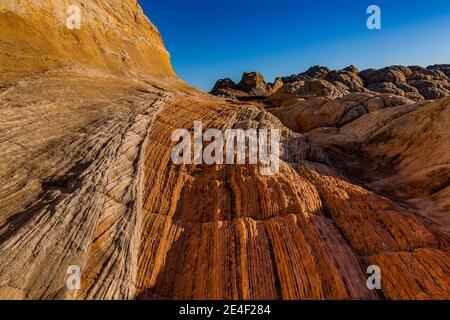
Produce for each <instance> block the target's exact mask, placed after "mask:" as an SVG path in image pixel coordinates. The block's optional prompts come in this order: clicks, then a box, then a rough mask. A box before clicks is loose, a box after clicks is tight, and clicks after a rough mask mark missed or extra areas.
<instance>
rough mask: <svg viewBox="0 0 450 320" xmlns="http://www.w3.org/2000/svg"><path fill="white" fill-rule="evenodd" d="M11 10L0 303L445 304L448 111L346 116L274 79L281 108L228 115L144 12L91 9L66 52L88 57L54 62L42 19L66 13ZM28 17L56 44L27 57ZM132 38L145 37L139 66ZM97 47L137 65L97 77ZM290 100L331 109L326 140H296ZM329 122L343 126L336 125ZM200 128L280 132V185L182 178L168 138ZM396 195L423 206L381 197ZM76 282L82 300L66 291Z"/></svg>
mask: <svg viewBox="0 0 450 320" xmlns="http://www.w3.org/2000/svg"><path fill="white" fill-rule="evenodd" d="M73 2H75V4H76V3H78V4H80V2H77V1H73ZM18 3H19V4H20V6H19V7H13V8H11V6H10V5H5V3H4V2H1V8H2V9H1V11H0V14H1V15H2V17H8V19H6V20H5V19H2V20H1V21H2V22H1V23H2V24H1V28H2V29H1V30H2V31H3V30H8V31H10V32H16V33H15V34H14V33H13V35H14V37H15V39H16V41H15V42H13V41H12V39H13V38H12V37H13V35H11V38H8V37H5V39H3V38H2V39H1V40H2V41H1V42H0V46H1V48H2V51H1V52H2V54H3V53H4V52H8V54H3V55H2V56H1V59H2V60H1V61H2V63H1V65H0V66H1V68H2V71H7V72H5V73H2V74H3V75H4V78H2V82H1V85H0V86H1V87H0V148H1V149H2V153H1V154H0V181H1V182H2V183H1V184H0V298H2V299H6V298H14V299H438V298H441V299H448V298H449V292H450V289H449V286H448V274H449V271H450V270H449V269H450V267H449V261H450V260H449V254H448V248H449V246H448V243H449V242H448V241H449V238H448V233H447V230H446V227H448V224H447V225H446V223H447V222H445V220H442V221H440V224H438V223H436V222H433V221H431V220H430V219H428V218H425V217H424V216H423V215H424V212H425V213H426V212H428V211H427V210H428V209H429V208H432V209H433V210H437V211H435V212H438V211H439V210H441V211H440V212H441V215H440V216H442V215H443V214H446V215H447V216H448V199H449V197H448V182H445V181H444V180H443V178H442V177H445V176H446V175H447V176H448V171H446V170H448V162H446V161H447V160H448V151H447V153H445V152H444V151H446V150H449V148H448V147H446V148H445V149H439V147H440V146H446V145H448V141H449V137H448V110H449V108H448V99H447V100H445V99H443V100H440V101H436V102H433V103H428V102H424V103H422V104H420V105H419V104H411V103H412V101H411V100H409V99H407V98H405V97H397V96H392V95H375V94H374V93H370V92H356V93H352V94H353V95H354V96H353V97H352V98H351V99H348V98H349V97H348V94H347V92H349V89H350V88H346V87H342V86H341V87H340V88H337V87H336V85H334V84H331V83H330V82H328V81H327V80H324V79H319V80H315V81H314V82H311V79H309V78H308V79H304V80H301V81H303V83H297V84H295V85H292V86H289V87H287V88H283V87H281V88H280V81H281V79H280V80H279V81H277V82H278V83H275V84H274V85H272V86H270V87H271V88H275V87H277V89H278V91H279V92H280V94H281V93H282V94H283V95H282V96H280V97H279V99H280V100H279V101H280V105H279V106H277V108H275V109H273V110H272V111H273V114H271V113H269V112H266V111H265V110H264V106H265V104H257V103H243V102H240V103H238V102H229V101H225V100H223V99H219V98H216V97H214V96H211V95H208V94H206V93H202V92H199V91H197V90H195V89H193V88H190V87H189V86H188V85H186V84H185V83H183V82H182V81H181V80H178V79H176V78H174V76H173V72H172V69H171V67H170V64H168V56H167V55H166V54H164V53H161V52H164V50H162V49H161V46H162V42H161V40H160V38H159V35H158V33H157V31H156V29H154V27H153V26H152V25H151V24H150V22H148V21H147V20H145V18H144V16H143V15H142V12H141V10H140V9H139V7H138V6H137V4H136V2H135V1H121V2H120V3H119V2H117V3H116V1H98V2H97V1H89V2H86V3H85V2H83V4H84V5H86V6H90V7H89V8H90V9H89V10H88V9H86V11H85V14H86V15H88V16H89V18H88V20H87V21H88V24H87V26H86V28H85V29H83V28H82V29H81V31H80V32H82V33H83V35H84V36H82V37H81V36H80V38H79V42H78V41H77V44H76V45H74V46H75V47H76V48H78V49H79V50H81V51H82V52H83V54H81V53H80V54H78V53H74V52H71V50H64V52H61V51H59V50H56V49H55V48H59V47H58V46H60V45H61V44H60V43H59V40H60V39H65V38H68V39H71V38H72V37H73V31H70V30H65V29H64V27H61V26H60V24H59V23H58V22H56V21H60V20H58V19H59V18H57V17H58V15H59V13H58V14H55V13H54V12H53V13H51V12H50V11H49V8H59V6H63V7H64V5H65V4H66V2H63V1H52V2H50V1H49V2H48V3H47V2H39V4H37V2H35V1H31V0H29V1H20V2H18ZM50 3H52V5H50ZM53 4H54V6H55V7H53ZM80 5H81V4H80ZM91 6H92V7H91ZM94 7H95V10H93V8H94ZM19 9H20V10H19ZM22 10H30V12H33V14H35V16H34V17H35V19H44V20H43V21H47V20H48V27H47V28H48V31H47V35H54V36H55V37H51V36H46V35H40V36H37V37H38V42H36V43H35V42H33V41H34V40H33V39H34V38H32V37H30V35H32V33H31V32H30V31H27V30H26V29H27V28H25V25H24V24H25V23H26V22H25V20H24V19H23V16H22V15H21V13H20V12H22ZM58 12H59V11H58ZM104 17H109V18H108V19H106V21H107V22H108V23H112V21H114V24H113V25H111V29H110V31H109V32H100V30H101V21H103V22H105V20H104ZM112 17H114V18H112ZM136 17H137V18H136ZM33 19H34V18H33ZM130 19H131V20H130ZM136 19H137V20H136ZM5 21H6V22H5ZM27 21H29V20H27ZM119 21H121V23H119ZM136 21H141V22H140V23H139V22H136ZM143 21H145V22H143ZM105 23H106V22H105ZM14 26H17V28H16V27H14ZM125 26H126V27H125ZM22 27H23V29H21V28H22ZM36 33H38V34H39V32H36ZM124 33H127V36H130V37H132V39H134V40H136V39H137V38H139V37H143V38H142V39H141V41H142V43H145V46H144V48H146V49H145V50H148V51H146V54H145V55H144V54H142V56H140V54H141V53H142V50H143V49H142V48H141V47H136V46H137V44H136V41H131V42H129V41H127V40H125V38H124ZM3 34H4V33H3V32H2V37H3ZM134 37H136V38H134ZM44 40H45V41H47V42H49V43H50V44H52V45H53V46H51V48H52V50H50V49H49V48H50V47H48V46H43V45H42V41H44ZM69 42H70V41H69ZM67 46H70V44H69V43H67ZM99 47H102V48H111V50H118V48H120V49H121V50H124V54H125V56H128V57H130V59H129V60H126V59H125V61H124V60H123V59H122V58H120V56H117V57H115V56H114V55H108V54H99V55H98V60H96V59H94V58H92V57H94V56H96V55H97V51H96V50H97V49H98V48H99ZM157 47H159V49H154V48H157ZM25 48H32V50H31V51H27V50H28V49H25ZM71 48H72V47H71ZM21 50H22V51H21ZM83 50H84V51H83ZM24 52H30V54H29V55H25V54H24ZM89 54H92V56H89ZM85 55H87V56H86V57H85ZM40 57H43V58H42V59H40ZM44 57H51V58H48V59H45V58H44ZM87 57H88V58H89V59H88V58H87ZM91 58H92V59H91ZM310 71H311V73H316V74H317V73H321V74H323V77H325V76H326V75H325V73H326V72H328V71H329V70H328V71H327V70H326V69H324V68H318V69H317V68H316V69H314V70H310ZM346 72H352V73H353V74H356V73H357V70H355V68H349V69H348V70H346ZM346 76H348V74H347V73H342V74H336V75H333V77H332V78H333V79H336V82H340V81H338V80H337V79H340V78H342V79H344V78H346V79H351V78H352V77H353V76H349V77H348V78H347V77H346ZM254 78H255V79H256V80H258V77H254ZM330 79H331V78H330ZM308 81H309V82H308ZM342 83H343V82H342ZM260 84H262V82H261V81H255V82H251V81H248V82H247V86H250V87H258V86H259V85H260ZM231 85H233V84H231ZM288 85H290V84H288ZM280 90H281V91H280ZM290 90H291V91H290ZM273 91H275V90H272V92H273ZM278 91H277V92H278ZM317 91H318V92H325V93H327V94H326V96H321V95H320V94H314V92H317ZM269 92H270V90H269ZM292 95H293V96H292ZM275 96H276V94H275V95H273V97H274V98H275ZM299 96H302V98H300V97H299ZM303 96H305V97H303ZM297 99H304V101H309V102H311V103H312V102H314V101H316V100H317V99H322V100H321V101H320V104H322V103H323V106H324V109H323V110H324V111H323V112H322V111H321V112H320V113H321V114H323V115H324V116H323V117H312V118H311V121H310V122H311V123H315V125H314V126H313V127H314V128H313V129H314V130H318V132H314V130H308V132H307V133H306V134H304V133H303V132H302V131H303V130H297V128H295V127H291V125H290V124H289V123H288V120H286V119H284V118H283V116H281V114H282V113H283V112H280V113H277V112H278V111H280V110H281V109H283V108H290V107H292V106H293V105H294V104H295V103H296V102H295V100H297ZM346 99H348V100H346ZM399 99H400V100H399ZM401 99H403V100H401ZM317 101H319V100H317ZM355 101H357V102H358V104H356V103H354V102H355ZM398 101H401V102H398ZM285 102H286V105H284V103H285ZM272 103H274V102H272ZM302 103H303V102H302ZM404 103H406V104H407V106H400V107H396V106H398V105H401V104H404ZM326 104H329V105H328V106H326V107H325V105H326ZM343 105H344V106H343ZM305 108H306V107H305ZM278 109H280V110H278ZM337 109H339V110H340V114H339V116H338V117H335V118H333V115H332V112H328V111H327V110H337ZM277 110H278V111H277ZM289 110H290V109H289ZM278 118H280V119H278ZM417 120H420V121H419V124H417V123H418V122H417ZM194 121H202V122H203V126H204V127H205V128H208V127H209V128H220V129H227V128H255V129H256V128H277V129H279V130H280V131H281V132H282V135H281V136H282V140H281V156H280V157H281V164H280V171H279V173H278V174H276V175H273V176H262V175H260V174H259V166H258V165H250V164H246V165H214V166H207V165H182V166H177V165H174V164H173V163H172V161H171V158H170V155H171V152H172V148H173V146H174V145H175V142H172V141H171V135H172V132H173V130H175V129H178V128H184V129H188V130H193V123H194ZM336 122H338V123H339V127H334V128H330V127H326V128H324V127H323V126H330V125H331V124H332V123H336ZM285 124H286V125H288V127H289V128H290V129H289V128H287V127H286V126H285ZM294 124H295V123H294ZM294 124H293V125H294ZM302 125H307V123H306V124H302ZM291 129H294V130H291ZM308 129H310V128H308ZM321 130H322V131H321ZM296 131H299V132H296ZM403 133H404V134H403ZM418 135H421V137H420V139H419V138H416V139H413V138H414V137H417V136H418ZM322 137H323V138H324V139H321V138H322ZM389 141H392V144H391V143H390V142H389ZM442 150H444V151H442ZM417 154H418V155H419V156H417ZM438 154H439V155H440V157H439V156H438ZM372 160H373V161H372ZM364 161H366V163H368V164H370V165H367V166H364V165H363V164H364V163H365V162H364ZM370 161H371V162H370ZM391 164H395V166H394V167H392V168H391V167H390V165H391ZM419 168H420V169H423V171H418V170H419ZM388 169H393V170H394V173H392V172H391V171H389V170H388ZM359 173H361V174H359ZM395 173H398V175H397V176H396V175H395ZM364 174H365V175H364ZM357 178H358V179H357ZM389 179H391V180H389ZM392 181H394V182H392ZM446 183H447V186H446ZM386 186H389V187H392V188H393V190H394V191H395V192H397V191H399V190H403V191H404V192H405V194H406V195H412V194H414V195H415V196H416V201H415V202H414V203H413V202H406V201H404V198H401V197H400V195H399V196H398V198H397V197H393V194H392V193H389V192H387V194H385V193H384V192H382V191H383V190H389V189H385V188H386ZM412 186H414V188H412ZM394 191H393V192H394ZM425 201H428V202H425ZM427 208H428V209H427ZM431 218H433V217H431ZM433 219H434V218H433ZM434 221H438V219H434ZM447 221H448V220H447ZM74 265H75V266H79V267H80V269H81V272H82V273H81V274H82V279H81V287H80V289H79V290H69V289H68V287H67V285H66V283H67V278H68V274H67V269H68V267H69V266H74ZM369 265H378V266H379V267H380V268H381V270H382V289H381V290H378V291H372V290H369V289H368V288H367V286H366V280H367V274H366V269H367V267H368V266H369Z"/></svg>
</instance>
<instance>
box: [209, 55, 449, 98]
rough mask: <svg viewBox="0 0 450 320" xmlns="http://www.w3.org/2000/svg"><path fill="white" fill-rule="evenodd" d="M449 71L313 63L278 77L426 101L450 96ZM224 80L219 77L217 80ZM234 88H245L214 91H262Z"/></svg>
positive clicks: (289, 81)
mask: <svg viewBox="0 0 450 320" xmlns="http://www.w3.org/2000/svg"><path fill="white" fill-rule="evenodd" d="M449 73H450V65H445V64H443V65H434V66H430V67H428V68H423V67H419V66H411V67H404V66H391V67H386V68H382V69H378V70H377V69H367V70H363V71H359V69H358V68H356V67H355V66H353V65H351V66H348V67H347V68H345V69H343V70H330V69H329V68H327V67H323V66H314V67H311V68H309V69H308V70H307V71H305V72H303V73H300V74H296V75H292V76H289V77H283V78H277V79H281V81H282V82H283V84H285V85H286V86H287V87H286V88H285V90H289V89H288V87H290V88H292V87H295V86H298V84H292V83H296V82H301V81H307V80H314V79H315V80H321V81H326V82H328V83H330V84H331V85H332V86H334V87H335V90H337V91H341V92H347V93H349V92H367V93H370V92H372V93H382V94H385V93H389V94H394V95H397V96H401V97H405V98H408V99H411V100H414V101H423V100H434V99H439V98H443V97H446V96H450V82H449V76H448V74H449ZM247 74H252V73H247ZM253 74H256V73H253ZM261 77H262V76H260V78H261ZM221 81H222V80H219V82H218V83H220V82H221ZM230 81H231V80H230ZM262 87H263V86H262ZM279 88H280V87H279V86H277V88H276V89H275V90H269V95H271V94H273V93H275V92H276V91H277V90H278V89H279ZM233 89H237V90H241V91H244V92H245V94H244V93H241V94H240V95H236V94H231V93H230V94H226V93H224V92H226V90H224V91H221V92H219V91H217V90H213V91H211V93H212V94H214V95H218V96H224V97H225V96H226V97H228V98H231V99H233V98H238V97H239V98H241V99H242V98H243V97H245V98H246V99H247V100H251V97H252V96H259V95H260V94H259V93H261V91H259V92H258V94H256V92H257V91H254V92H252V91H249V90H242V88H238V87H236V88H233ZM325 95H326V94H325Z"/></svg>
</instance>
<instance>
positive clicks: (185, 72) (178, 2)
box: [139, 0, 450, 91]
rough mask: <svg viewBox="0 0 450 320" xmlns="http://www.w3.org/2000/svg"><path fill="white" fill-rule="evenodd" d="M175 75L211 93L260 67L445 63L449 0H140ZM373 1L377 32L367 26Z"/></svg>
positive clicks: (291, 69) (449, 59)
mask: <svg viewBox="0 0 450 320" xmlns="http://www.w3.org/2000/svg"><path fill="white" fill-rule="evenodd" d="M139 3H140V4H141V5H142V7H143V9H144V11H145V13H146V14H147V16H148V17H149V18H150V20H151V21H152V22H153V23H154V24H155V25H156V26H157V27H158V29H159V30H160V32H161V34H162V36H163V39H164V42H165V44H166V47H167V49H168V50H169V51H170V53H171V55H172V64H173V66H174V68H175V72H176V73H177V74H178V75H179V76H180V77H181V78H182V79H184V80H186V81H187V82H189V83H190V84H191V85H193V86H196V87H198V88H201V89H204V90H208V91H209V90H210V89H211V88H212V86H213V85H214V83H215V81H216V80H217V79H219V78H225V77H230V78H232V79H233V80H235V81H238V80H239V79H240V77H241V75H242V72H244V71H259V72H262V73H263V74H264V76H265V77H266V80H267V81H272V80H273V79H274V78H275V77H276V76H280V75H283V76H284V75H290V74H294V73H299V72H302V71H304V70H306V69H307V68H308V67H310V66H312V65H316V64H320V65H326V66H329V67H330V68H333V69H340V68H344V67H346V66H347V65H349V64H355V65H357V66H358V67H360V68H368V67H383V66H387V65H393V64H403V65H412V64H417V65H429V64H435V63H450V0H373V1H366V0H220V1H219V0H139ZM371 4H377V5H379V6H380V7H381V11H382V29H381V30H368V29H367V27H366V20H367V18H368V15H367V14H366V9H367V7H368V6H369V5H371Z"/></svg>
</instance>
